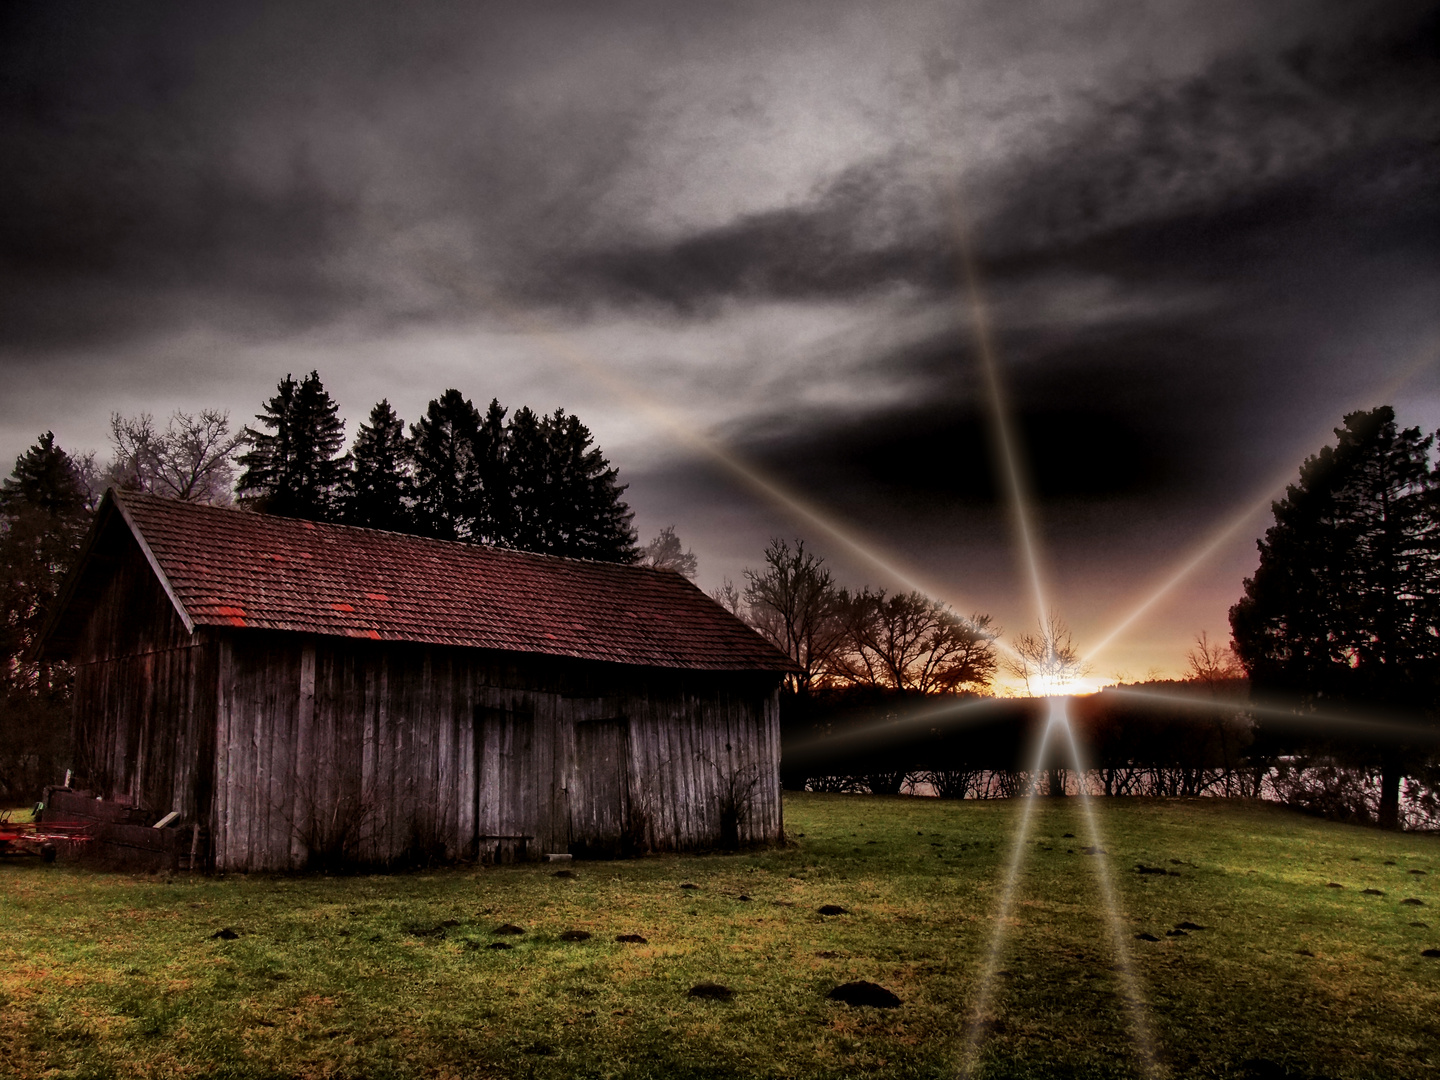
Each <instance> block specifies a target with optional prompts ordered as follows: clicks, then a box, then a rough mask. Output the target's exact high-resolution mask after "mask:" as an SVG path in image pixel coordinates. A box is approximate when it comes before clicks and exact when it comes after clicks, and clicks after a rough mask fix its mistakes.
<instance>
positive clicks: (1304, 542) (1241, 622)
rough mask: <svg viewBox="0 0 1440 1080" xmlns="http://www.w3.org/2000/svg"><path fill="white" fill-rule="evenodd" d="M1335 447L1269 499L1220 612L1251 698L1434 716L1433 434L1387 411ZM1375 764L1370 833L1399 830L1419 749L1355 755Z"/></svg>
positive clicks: (1361, 423)
mask: <svg viewBox="0 0 1440 1080" xmlns="http://www.w3.org/2000/svg"><path fill="white" fill-rule="evenodd" d="M1335 433H1336V435H1337V436H1338V438H1339V441H1338V443H1337V444H1336V445H1335V446H1333V447H1331V446H1327V447H1324V448H1323V449H1321V451H1320V453H1318V454H1316V455H1315V456H1313V457H1310V458H1308V459H1307V460H1306V461H1305V464H1304V465H1303V466H1301V469H1300V481H1299V483H1298V484H1292V485H1291V486H1290V487H1289V488H1288V489H1287V490H1286V493H1285V498H1284V499H1282V500H1280V501H1279V502H1276V503H1275V504H1274V512H1275V524H1274V525H1273V526H1271V527H1270V529H1269V530H1267V531H1266V533H1265V538H1264V539H1263V540H1261V541H1260V543H1259V548H1260V565H1259V567H1258V569H1257V570H1256V571H1255V576H1254V577H1251V578H1247V579H1246V580H1245V595H1244V597H1243V598H1242V599H1241V600H1240V601H1239V603H1237V604H1236V605H1235V606H1234V607H1232V608H1231V609H1230V625H1231V629H1232V631H1233V633H1234V637H1235V650H1236V652H1237V653H1238V654H1239V656H1240V659H1241V661H1242V663H1243V664H1244V665H1245V668H1246V670H1247V671H1248V672H1249V675H1250V679H1251V683H1252V686H1254V688H1255V689H1256V690H1258V691H1261V692H1265V691H1270V692H1279V693H1283V694H1285V695H1287V696H1289V697H1290V698H1291V699H1292V700H1294V701H1295V702H1296V704H1297V706H1299V707H1300V708H1301V709H1304V708H1306V707H1313V706H1321V707H1334V706H1337V705H1339V706H1344V705H1350V706H1359V707H1361V708H1363V709H1366V710H1368V711H1375V710H1376V709H1377V707H1378V709H1379V710H1380V711H1382V712H1393V713H1395V714H1399V715H1408V716H1411V717H1414V718H1417V722H1420V723H1424V722H1425V720H1424V718H1425V717H1426V716H1429V717H1431V718H1432V719H1433V717H1434V715H1435V711H1436V709H1437V707H1440V694H1437V687H1440V472H1437V470H1436V469H1435V468H1434V467H1433V466H1432V465H1431V463H1430V449H1431V445H1432V442H1433V438H1430V437H1422V436H1421V434H1420V430H1419V429H1418V428H1409V429H1406V430H1404V431H1399V430H1397V429H1396V426H1395V413H1394V410H1393V409H1391V408H1389V407H1388V406H1384V407H1381V408H1378V409H1374V410H1372V411H1370V412H1355V413H1351V414H1349V415H1348V416H1346V417H1345V418H1344V426H1343V427H1339V428H1336V429H1335ZM1361 753H1362V754H1364V755H1366V756H1367V757H1368V758H1369V759H1370V760H1371V761H1378V763H1379V765H1380V769H1381V793H1380V824H1381V825H1382V826H1385V827H1389V828H1394V827H1396V826H1397V824H1398V813H1399V788H1400V780H1401V777H1402V775H1403V773H1404V771H1405V769H1406V768H1407V767H1408V766H1409V765H1411V764H1414V763H1415V761H1416V760H1417V757H1416V752H1415V751H1414V750H1412V749H1407V748H1406V747H1403V746H1397V745H1395V744H1388V745H1377V746H1372V747H1370V748H1368V749H1362V750H1361Z"/></svg>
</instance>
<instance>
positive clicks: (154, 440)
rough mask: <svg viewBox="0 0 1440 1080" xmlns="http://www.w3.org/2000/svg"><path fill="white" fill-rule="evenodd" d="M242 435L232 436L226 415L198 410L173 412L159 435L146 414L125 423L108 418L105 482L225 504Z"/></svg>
mask: <svg viewBox="0 0 1440 1080" xmlns="http://www.w3.org/2000/svg"><path fill="white" fill-rule="evenodd" d="M244 443H245V435H244V433H243V432H239V433H236V434H231V432H230V414H229V413H227V412H223V411H221V410H219V409H202V410H201V411H200V412H199V413H198V414H195V415H192V414H190V413H186V412H179V411H177V412H176V413H175V415H174V416H172V417H171V418H170V420H169V422H168V423H167V424H166V425H165V430H164V431H160V430H159V429H158V428H157V427H156V426H155V418H154V417H153V416H151V415H150V414H149V413H141V414H140V415H139V416H136V417H132V418H127V417H124V416H121V415H120V414H119V413H111V414H110V445H111V446H112V447H113V449H114V451H115V456H114V459H113V460H112V461H111V463H110V466H109V468H108V469H107V470H106V476H105V478H106V480H107V481H108V482H109V483H111V484H114V485H115V486H116V487H119V488H124V489H127V490H130V491H148V492H152V493H154V494H156V495H166V496H169V497H170V498H174V499H184V500H185V501H187V502H204V503H228V502H230V500H231V487H232V484H233V482H234V478H235V461H234V458H235V452H236V451H237V450H238V449H239V448H240V447H241V446H242V445H244Z"/></svg>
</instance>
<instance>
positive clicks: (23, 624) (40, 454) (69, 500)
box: [0, 431, 91, 696]
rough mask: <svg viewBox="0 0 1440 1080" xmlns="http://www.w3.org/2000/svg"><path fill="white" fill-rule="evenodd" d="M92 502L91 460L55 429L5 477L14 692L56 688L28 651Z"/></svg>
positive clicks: (1, 523)
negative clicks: (59, 441) (76, 453)
mask: <svg viewBox="0 0 1440 1080" xmlns="http://www.w3.org/2000/svg"><path fill="white" fill-rule="evenodd" d="M90 504H91V493H90V488H89V485H88V483H87V482H86V477H85V468H84V464H83V463H82V462H76V461H75V460H74V459H72V458H71V457H70V455H69V454H67V453H65V451H64V450H62V449H60V447H58V446H56V445H55V436H54V434H53V433H51V432H49V431H47V432H46V433H45V434H44V435H41V436H40V438H39V439H38V440H37V441H36V443H35V445H34V446H32V447H30V449H28V450H27V451H25V453H24V454H22V455H21V456H20V457H19V458H17V459H16V461H15V470H14V472H12V473H11V474H10V476H9V477H8V478H7V479H6V480H5V481H4V483H3V484H0V684H3V685H4V688H5V689H6V690H7V691H8V692H9V693H10V694H12V695H13V694H20V695H22V696H44V695H46V694H48V693H49V692H50V691H51V689H52V678H51V672H50V671H49V669H48V667H47V666H46V665H43V664H34V663H28V662H26V661H24V659H23V657H24V656H25V653H26V652H27V650H28V649H29V648H30V647H31V646H32V645H33V644H34V643H35V642H36V640H37V639H38V638H39V635H40V630H41V628H42V627H43V626H44V624H45V619H46V617H47V615H48V614H49V611H50V605H51V603H52V601H53V600H54V599H55V595H56V593H57V591H58V590H59V588H60V583H61V581H62V580H63V579H64V577H65V575H66V573H68V572H69V569H70V566H71V564H72V563H73V562H74V559H75V557H76V555H77V554H78V553H79V550H80V542H81V540H82V539H83V538H84V535H85V530H86V528H87V527H88V526H89V523H90V509H91V505H90Z"/></svg>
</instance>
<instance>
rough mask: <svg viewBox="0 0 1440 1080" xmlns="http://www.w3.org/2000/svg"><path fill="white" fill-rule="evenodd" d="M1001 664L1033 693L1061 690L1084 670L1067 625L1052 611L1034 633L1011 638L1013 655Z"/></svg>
mask: <svg viewBox="0 0 1440 1080" xmlns="http://www.w3.org/2000/svg"><path fill="white" fill-rule="evenodd" d="M1005 666H1006V668H1007V669H1008V670H1009V672H1010V674H1011V675H1013V676H1014V677H1015V678H1017V679H1019V680H1020V681H1021V682H1022V683H1024V684H1025V691H1026V693H1029V694H1037V695H1048V694H1063V693H1065V692H1066V691H1067V689H1068V688H1069V687H1071V686H1073V685H1074V684H1075V683H1076V682H1077V681H1078V680H1080V679H1081V678H1083V677H1084V676H1085V675H1086V674H1087V670H1086V668H1085V666H1084V665H1083V664H1081V662H1080V650H1079V649H1078V648H1076V647H1075V643H1074V641H1073V640H1072V639H1071V637H1070V628H1069V627H1068V626H1066V625H1065V620H1064V619H1062V618H1060V616H1059V615H1058V614H1056V613H1055V612H1051V613H1050V615H1049V617H1047V618H1045V619H1044V620H1042V621H1041V623H1040V632H1039V633H1038V634H1021V635H1020V636H1019V637H1018V638H1016V639H1015V656H1014V657H1013V658H1012V659H1010V660H1007V661H1006V664H1005Z"/></svg>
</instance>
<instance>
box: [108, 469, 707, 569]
mask: <svg viewBox="0 0 1440 1080" xmlns="http://www.w3.org/2000/svg"><path fill="white" fill-rule="evenodd" d="M106 490H107V492H109V493H112V494H113V495H114V497H115V498H117V499H122V500H125V501H128V500H130V499H133V498H137V497H138V498H141V499H145V500H149V501H152V502H160V503H165V504H166V505H171V506H183V507H186V508H187V510H188V509H198V510H215V511H218V512H221V513H229V514H243V515H248V516H250V517H252V518H257V519H259V520H261V521H274V522H295V523H297V524H300V525H302V527H303V526H304V525H311V526H314V527H315V528H325V529H345V530H348V531H353V532H365V533H374V534H377V535H379V536H393V537H396V538H398V539H401V540H405V541H419V542H420V543H425V544H445V545H448V546H452V547H457V548H465V549H476V548H479V549H481V550H484V551H498V552H502V553H505V554H510V555H520V556H523V557H526V558H534V559H556V560H559V561H560V562H571V563H588V564H590V565H592V566H615V567H620V568H622V569H626V570H649V571H660V572H666V573H676V574H679V571H675V570H670V568H669V567H659V566H646V565H645V564H644V563H638V562H634V563H622V562H614V561H612V560H610V559H592V558H588V557H586V556H584V555H556V554H554V553H552V552H548V551H527V550H525V549H524V548H516V547H510V546H508V545H506V544H496V543H490V542H485V541H477V540H446V539H444V538H443V537H439V536H423V535H421V534H420V533H407V532H400V531H399V530H397V529H377V528H375V527H374V526H371V525H350V524H348V523H346V522H343V521H312V520H311V519H310V518H299V517H287V516H286V515H284V514H267V513H266V512H265V511H263V510H250V509H247V508H245V507H242V506H238V505H233V504H232V505H229V506H225V505H221V504H218V503H204V502H191V501H190V500H189V499H179V498H175V497H174V496H171V495H159V494H156V493H155V492H153V491H126V490H123V489H121V488H117V487H114V486H113V485H112V486H111V487H109V488H107V489H106ZM679 576H680V577H682V578H684V577H685V575H683V574H680V575H679ZM685 580H687V581H688V580H689V579H688V578H686V579H685ZM691 584H694V583H693V582H691ZM697 588H698V586H697Z"/></svg>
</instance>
